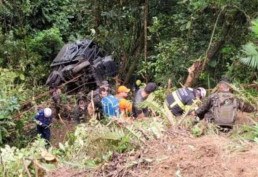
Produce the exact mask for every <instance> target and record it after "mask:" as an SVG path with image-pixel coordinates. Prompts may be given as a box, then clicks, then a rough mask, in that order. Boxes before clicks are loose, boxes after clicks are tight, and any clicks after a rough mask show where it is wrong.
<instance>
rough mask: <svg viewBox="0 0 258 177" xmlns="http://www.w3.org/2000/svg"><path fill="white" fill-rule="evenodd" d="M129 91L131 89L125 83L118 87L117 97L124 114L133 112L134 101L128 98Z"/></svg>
mask: <svg viewBox="0 0 258 177" xmlns="http://www.w3.org/2000/svg"><path fill="white" fill-rule="evenodd" d="M129 92H130V89H129V88H127V87H126V86H123V85H122V86H119V87H118V89H117V94H116V98H117V99H118V100H119V109H120V112H121V114H122V115H123V114H126V115H127V114H130V113H132V107H133V106H132V102H130V101H129V100H127V99H126V98H127V97H128V93H129Z"/></svg>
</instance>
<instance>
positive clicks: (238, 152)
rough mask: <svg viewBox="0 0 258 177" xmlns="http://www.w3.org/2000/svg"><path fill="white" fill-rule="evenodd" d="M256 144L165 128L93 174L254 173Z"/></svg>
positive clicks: (212, 176) (181, 176)
mask: <svg viewBox="0 0 258 177" xmlns="http://www.w3.org/2000/svg"><path fill="white" fill-rule="evenodd" d="M257 164H258V146H257V145H256V144H251V143H242V144H241V143H236V142H232V141H231V140H229V139H228V138H226V137H223V136H217V135H209V136H203V137H201V138H192V137H190V136H189V135H188V134H187V133H182V132H175V131H169V132H167V133H166V136H165V137H164V138H162V139H160V140H155V141H152V142H149V143H148V146H147V147H145V148H144V149H142V150H140V151H138V152H136V153H134V154H133V155H132V154H131V155H130V154H126V155H118V156H116V157H114V159H113V161H112V162H110V163H109V164H107V165H106V166H105V167H104V169H103V170H101V171H100V172H98V173H95V174H94V175H93V176H142V177H145V176H146V177H157V176H162V177H166V176H170V177H171V176H177V177H220V176H221V177H224V176H239V177H245V176H246V177H251V176H258V168H256V167H257Z"/></svg>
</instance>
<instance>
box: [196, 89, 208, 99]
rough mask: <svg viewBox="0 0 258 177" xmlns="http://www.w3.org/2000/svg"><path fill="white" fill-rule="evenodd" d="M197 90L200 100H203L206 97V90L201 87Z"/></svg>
mask: <svg viewBox="0 0 258 177" xmlns="http://www.w3.org/2000/svg"><path fill="white" fill-rule="evenodd" d="M197 90H199V91H200V95H201V98H204V97H205V96H206V93H207V92H206V90H205V88H203V87H198V88H197Z"/></svg>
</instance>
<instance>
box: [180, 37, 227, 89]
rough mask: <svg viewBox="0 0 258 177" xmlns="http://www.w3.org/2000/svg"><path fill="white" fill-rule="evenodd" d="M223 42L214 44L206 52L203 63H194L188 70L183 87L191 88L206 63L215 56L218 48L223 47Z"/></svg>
mask: <svg viewBox="0 0 258 177" xmlns="http://www.w3.org/2000/svg"><path fill="white" fill-rule="evenodd" d="M224 42H225V41H224V40H221V41H218V42H216V43H215V44H214V45H213V47H211V48H210V50H209V51H208V52H207V55H206V58H205V60H203V61H195V62H194V63H193V64H192V66H190V67H189V68H188V76H187V79H186V81H185V83H184V87H191V86H192V85H193V84H194V83H195V82H196V80H197V79H198V77H199V75H200V74H201V72H202V71H203V70H204V68H205V67H206V65H207V63H208V62H209V61H210V60H211V59H212V58H213V57H214V56H215V55H216V53H217V52H218V51H219V50H220V48H221V47H222V46H223V45H224Z"/></svg>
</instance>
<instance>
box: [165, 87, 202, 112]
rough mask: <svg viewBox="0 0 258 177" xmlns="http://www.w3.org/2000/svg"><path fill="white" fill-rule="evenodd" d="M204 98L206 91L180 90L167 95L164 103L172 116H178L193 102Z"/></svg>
mask: <svg viewBox="0 0 258 177" xmlns="http://www.w3.org/2000/svg"><path fill="white" fill-rule="evenodd" d="M205 96H206V90H205V89H204V88H202V87H198V88H195V89H193V88H190V87H186V88H180V89H177V90H175V91H174V92H172V93H171V94H169V95H167V97H166V103H167V106H168V108H169V109H170V111H171V112H172V114H173V115H174V116H180V115H182V114H183V113H184V111H185V106H186V105H192V103H193V101H194V100H197V99H200V100H201V99H203V98H204V97H205Z"/></svg>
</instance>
